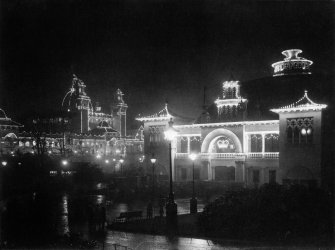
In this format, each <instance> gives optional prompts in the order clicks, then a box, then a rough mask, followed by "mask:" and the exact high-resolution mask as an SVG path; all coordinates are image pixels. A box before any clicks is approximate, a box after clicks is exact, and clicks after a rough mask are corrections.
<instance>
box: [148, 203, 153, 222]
mask: <svg viewBox="0 0 335 250" xmlns="http://www.w3.org/2000/svg"><path fill="white" fill-rule="evenodd" d="M152 210H153V209H152V203H151V202H149V204H148V206H147V218H149V219H151V218H152Z"/></svg>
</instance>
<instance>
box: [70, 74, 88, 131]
mask: <svg viewBox="0 0 335 250" xmlns="http://www.w3.org/2000/svg"><path fill="white" fill-rule="evenodd" d="M72 86H73V88H74V94H75V97H76V101H75V105H76V108H77V110H78V111H79V113H80V132H81V133H87V132H88V115H89V111H90V105H91V98H90V97H89V96H87V94H86V92H85V88H86V85H85V84H84V82H83V81H82V80H80V79H79V78H77V76H76V75H73V79H72Z"/></svg>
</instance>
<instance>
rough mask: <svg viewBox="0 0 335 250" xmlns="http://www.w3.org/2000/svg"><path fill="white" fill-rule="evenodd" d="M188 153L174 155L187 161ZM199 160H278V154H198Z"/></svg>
mask: <svg viewBox="0 0 335 250" xmlns="http://www.w3.org/2000/svg"><path fill="white" fill-rule="evenodd" d="M188 156H189V154H188V153H176V159H188ZM199 157H200V159H245V158H247V159H278V158H279V152H264V153H262V152H259V153H200V154H199Z"/></svg>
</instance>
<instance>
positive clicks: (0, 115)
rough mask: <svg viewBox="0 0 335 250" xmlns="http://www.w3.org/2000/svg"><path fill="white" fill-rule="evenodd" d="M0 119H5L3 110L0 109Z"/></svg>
mask: <svg viewBox="0 0 335 250" xmlns="http://www.w3.org/2000/svg"><path fill="white" fill-rule="evenodd" d="M1 118H7V115H6V113H5V111H4V110H3V109H1V108H0V119H1Z"/></svg>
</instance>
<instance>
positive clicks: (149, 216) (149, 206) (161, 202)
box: [147, 197, 165, 219]
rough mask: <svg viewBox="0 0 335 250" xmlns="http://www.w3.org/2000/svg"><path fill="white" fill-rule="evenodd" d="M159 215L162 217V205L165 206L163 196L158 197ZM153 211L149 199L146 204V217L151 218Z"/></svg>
mask: <svg viewBox="0 0 335 250" xmlns="http://www.w3.org/2000/svg"><path fill="white" fill-rule="evenodd" d="M158 205H159V216H160V217H163V216H164V206H165V198H162V197H161V198H160V199H159V204H158ZM153 212H154V209H153V204H152V202H151V201H150V202H149V203H148V206H147V218H148V219H151V218H152V216H153Z"/></svg>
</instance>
